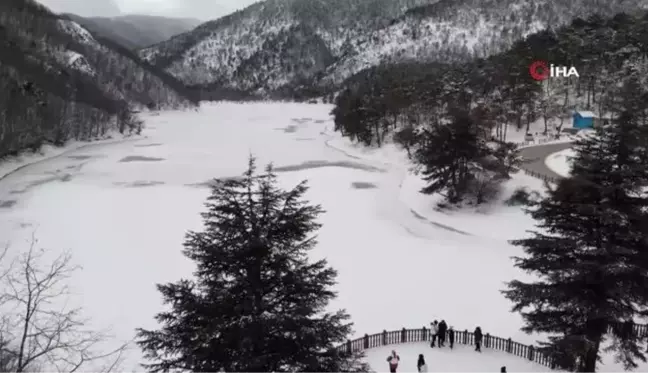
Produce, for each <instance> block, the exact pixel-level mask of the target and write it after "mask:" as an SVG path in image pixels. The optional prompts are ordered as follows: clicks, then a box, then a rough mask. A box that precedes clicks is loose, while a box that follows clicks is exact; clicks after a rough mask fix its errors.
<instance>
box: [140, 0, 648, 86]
mask: <svg viewBox="0 0 648 373" xmlns="http://www.w3.org/2000/svg"><path fill="white" fill-rule="evenodd" d="M347 4H348V2H347ZM381 5H385V6H383V7H381ZM642 7H645V1H644V0H616V1H602V0H593V1H588V0H574V1H566V0H560V1H549V0H541V1H531V0H502V1H494V0H486V1H478V0H460V1H454V0H440V1H425V0H420V1H405V0H400V1H391V2H386V1H381V0H368V1H362V2H355V3H353V4H351V5H345V4H343V3H342V1H341V0H340V1H329V2H323V1H319V0H301V1H297V0H267V1H266V2H264V3H257V4H254V5H252V6H250V7H248V8H245V9H243V10H241V11H239V12H236V13H234V14H232V15H229V16H227V17H223V18H221V19H218V20H214V21H210V22H207V23H204V24H202V25H200V26H199V27H197V28H196V29H194V30H192V31H189V32H185V33H183V34H181V35H178V36H176V37H174V38H171V39H170V40H167V41H164V42H161V43H159V44H156V45H153V46H151V47H148V48H144V49H141V50H140V51H139V55H140V56H141V57H142V58H143V59H145V60H147V61H149V62H150V63H152V64H154V65H156V66H157V67H159V68H162V69H165V70H166V71H167V72H169V73H170V74H172V75H173V76H175V77H176V78H178V79H180V80H181V81H183V82H184V83H185V84H187V85H190V86H196V87H202V88H204V89H206V90H210V89H213V88H214V87H218V88H226V89H234V90H239V91H241V92H244V93H248V94H256V95H260V96H269V95H270V96H271V95H272V93H273V92H278V91H280V92H283V94H284V95H288V96H294V95H295V94H296V93H297V92H299V91H300V90H302V91H308V90H310V91H311V93H310V94H311V95H318V94H322V93H328V92H331V91H333V90H335V89H336V87H339V85H340V84H341V82H342V81H344V79H346V78H348V77H350V76H351V75H353V74H355V73H357V72H359V71H361V70H363V69H366V68H369V67H372V66H376V65H377V64H379V63H383V62H387V61H391V62H399V61H406V60H445V61H455V60H456V61H460V60H466V59H472V58H475V57H483V56H487V55H491V54H493V53H496V52H498V51H501V50H503V49H505V48H507V47H510V46H511V45H512V44H513V43H514V42H515V41H516V40H519V39H520V38H523V37H525V36H526V35H529V34H531V33H533V32H537V31H540V30H542V29H546V28H551V27H558V26H560V25H563V24H566V23H569V22H571V20H572V19H573V18H577V17H586V16H588V15H590V14H594V13H597V12H603V13H619V12H624V11H626V12H633V11H636V10H638V9H641V8H642ZM297 25H303V26H304V27H306V28H311V29H312V30H314V33H315V34H316V35H317V36H318V38H313V39H311V40H312V42H313V43H315V44H317V43H319V42H318V41H317V40H322V41H324V44H325V45H326V48H327V49H328V53H330V54H331V56H332V58H331V59H327V61H328V63H327V66H322V68H321V69H320V70H317V69H309V70H308V74H306V76H305V75H304V74H294V73H292V72H290V71H286V72H284V73H283V74H281V75H280V76H271V77H269V74H268V73H267V71H266V70H267V68H266V67H265V66H264V65H263V63H261V62H262V61H260V62H258V63H256V65H255V68H251V66H252V65H254V61H253V60H252V58H253V57H252V56H253V55H255V54H256V53H257V52H258V51H259V50H260V49H261V48H262V46H263V45H266V44H265V43H266V42H268V41H269V40H275V39H277V35H279V34H280V33H285V32H296V31H295V30H298V28H296V27H295V26H297ZM289 30H292V31H289ZM285 40H288V39H285ZM270 43H271V44H273V43H272V42H270ZM279 44H280V43H279ZM279 44H276V43H275V50H273V51H269V50H266V51H265V52H264V53H265V54H266V55H267V58H268V59H277V58H278V56H280V55H281V53H282V50H286V49H289V48H291V47H290V46H284V45H279ZM303 49H304V52H305V51H307V50H319V49H318V48H315V47H313V46H310V45H308V46H307V45H303ZM302 54H304V53H302ZM270 55H272V57H270ZM296 55H300V53H296ZM322 61H323V60H322ZM322 61H320V60H319V58H312V61H311V62H310V64H313V65H318V66H320V65H321V62H322ZM285 64H286V65H293V66H297V65H299V61H296V60H290V61H286V62H285ZM241 66H246V67H245V68H244V69H243V70H244V71H245V74H242V73H241V71H243V70H240V68H241ZM287 70H290V69H287ZM237 71H238V73H237ZM260 81H264V83H263V84H261V85H259V84H258V82H260ZM250 82H256V83H254V84H251V83H250Z"/></svg>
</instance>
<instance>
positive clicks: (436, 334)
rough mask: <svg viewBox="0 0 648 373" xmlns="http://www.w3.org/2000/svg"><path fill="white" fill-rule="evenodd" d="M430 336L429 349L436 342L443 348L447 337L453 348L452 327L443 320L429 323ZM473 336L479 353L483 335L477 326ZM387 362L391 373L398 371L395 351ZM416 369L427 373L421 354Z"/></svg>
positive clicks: (502, 371) (398, 360) (503, 372)
mask: <svg viewBox="0 0 648 373" xmlns="http://www.w3.org/2000/svg"><path fill="white" fill-rule="evenodd" d="M430 334H431V338H430V347H436V346H437V341H438V346H439V347H445V342H446V337H447V338H448V343H449V345H450V348H451V349H452V348H454V340H455V332H454V328H453V327H452V326H450V327H449V328H448V324H446V322H445V320H441V322H438V321H437V320H434V321H433V322H431V323H430ZM473 336H474V337H475V351H477V352H481V344H482V339H483V338H484V335H483V333H482V330H481V328H480V327H479V326H478V327H476V328H475V331H474V332H473ZM387 362H388V363H389V371H390V372H391V373H396V369H398V363H399V362H400V356H398V354H397V353H396V351H395V350H394V351H392V353H391V355H389V357H387ZM416 367H417V369H418V371H419V372H421V373H422V372H427V365H426V364H425V357H424V356H423V354H419V357H418V362H417V363H416ZM500 372H501V373H506V367H502V368H501V369H500Z"/></svg>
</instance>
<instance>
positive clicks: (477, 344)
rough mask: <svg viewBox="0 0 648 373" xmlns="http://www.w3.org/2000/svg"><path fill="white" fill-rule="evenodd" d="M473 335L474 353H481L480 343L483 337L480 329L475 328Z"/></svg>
mask: <svg viewBox="0 0 648 373" xmlns="http://www.w3.org/2000/svg"><path fill="white" fill-rule="evenodd" d="M473 334H474V335H475V351H477V352H481V343H482V338H483V337H484V335H483V334H482V331H481V328H480V327H476V328H475V331H474V332H473Z"/></svg>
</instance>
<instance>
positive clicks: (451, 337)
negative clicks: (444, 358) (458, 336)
mask: <svg viewBox="0 0 648 373" xmlns="http://www.w3.org/2000/svg"><path fill="white" fill-rule="evenodd" d="M454 333H455V331H454V328H453V327H452V326H451V327H450V329H448V342H450V348H454Z"/></svg>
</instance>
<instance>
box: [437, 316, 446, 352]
mask: <svg viewBox="0 0 648 373" xmlns="http://www.w3.org/2000/svg"><path fill="white" fill-rule="evenodd" d="M447 331H448V324H446V322H445V320H441V322H440V323H439V347H443V346H445V340H446V332H447Z"/></svg>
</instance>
